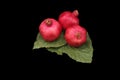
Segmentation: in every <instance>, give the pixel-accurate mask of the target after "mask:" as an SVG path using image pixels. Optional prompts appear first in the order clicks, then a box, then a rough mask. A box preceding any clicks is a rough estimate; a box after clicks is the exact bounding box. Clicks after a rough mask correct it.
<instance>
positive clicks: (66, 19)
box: [59, 10, 79, 29]
mask: <svg viewBox="0 0 120 80" xmlns="http://www.w3.org/2000/svg"><path fill="white" fill-rule="evenodd" d="M78 15H79V13H78V10H74V11H73V12H70V11H65V12H63V13H61V14H60V16H59V22H60V24H61V25H62V27H63V29H67V28H68V27H70V26H71V25H73V24H79V19H78V17H77V16H78Z"/></svg>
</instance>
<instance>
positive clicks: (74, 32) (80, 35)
mask: <svg viewBox="0 0 120 80" xmlns="http://www.w3.org/2000/svg"><path fill="white" fill-rule="evenodd" d="M86 39H87V31H86V29H85V28H83V27H81V26H79V25H73V26H72V27H69V28H67V29H66V32H65V40H66V42H67V43H68V44H69V45H70V46H73V47H79V46H81V45H82V44H84V43H85V42H86Z"/></svg>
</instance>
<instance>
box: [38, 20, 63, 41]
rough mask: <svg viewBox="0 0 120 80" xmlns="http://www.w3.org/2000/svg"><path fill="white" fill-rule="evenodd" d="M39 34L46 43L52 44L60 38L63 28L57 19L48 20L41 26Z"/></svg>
mask: <svg viewBox="0 0 120 80" xmlns="http://www.w3.org/2000/svg"><path fill="white" fill-rule="evenodd" d="M39 32H40V35H41V36H42V38H43V39H44V40H45V41H48V42H51V41H54V40H56V39H57V38H58V37H59V36H60V34H61V32H62V26H61V25H60V23H59V22H58V21H56V20H55V19H53V18H47V19H45V20H44V21H42V23H41V24H40V25H39Z"/></svg>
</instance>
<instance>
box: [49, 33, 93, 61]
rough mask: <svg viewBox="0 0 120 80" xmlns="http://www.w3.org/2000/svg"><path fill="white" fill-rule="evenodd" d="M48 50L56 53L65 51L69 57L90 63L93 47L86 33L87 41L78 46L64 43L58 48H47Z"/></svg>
mask: <svg viewBox="0 0 120 80" xmlns="http://www.w3.org/2000/svg"><path fill="white" fill-rule="evenodd" d="M48 51H51V52H56V53H57V54H58V55H62V53H66V54H67V55H68V56H69V57H70V58H72V59H74V60H76V61H78V62H82V63H91V61H92V56H93V47H92V42H91V40H90V37H89V35H87V42H86V43H85V44H83V45H82V46H80V47H78V48H75V47H71V46H69V45H64V46H61V47H59V48H48Z"/></svg>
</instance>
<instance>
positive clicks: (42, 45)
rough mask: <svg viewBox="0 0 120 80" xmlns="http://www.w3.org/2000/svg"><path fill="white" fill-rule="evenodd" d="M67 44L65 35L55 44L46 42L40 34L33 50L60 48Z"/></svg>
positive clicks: (54, 42)
mask: <svg viewBox="0 0 120 80" xmlns="http://www.w3.org/2000/svg"><path fill="white" fill-rule="evenodd" d="M65 44H66V41H65V39H64V33H63V32H62V34H61V35H60V37H59V38H58V39H57V40H55V41H53V42H46V41H45V40H44V39H43V38H42V36H41V35H40V33H38V35H37V38H36V41H35V42H34V46H33V49H39V48H49V47H60V46H63V45H65Z"/></svg>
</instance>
